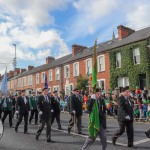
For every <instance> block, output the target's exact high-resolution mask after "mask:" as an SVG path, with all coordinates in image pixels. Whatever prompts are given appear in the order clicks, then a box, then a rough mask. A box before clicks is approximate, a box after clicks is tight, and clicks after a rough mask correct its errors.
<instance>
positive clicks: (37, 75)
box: [35, 73, 39, 84]
mask: <svg viewBox="0 0 150 150" xmlns="http://www.w3.org/2000/svg"><path fill="white" fill-rule="evenodd" d="M35 76H36V77H35V78H36V79H35V80H36V84H39V73H37V74H36V75H35Z"/></svg>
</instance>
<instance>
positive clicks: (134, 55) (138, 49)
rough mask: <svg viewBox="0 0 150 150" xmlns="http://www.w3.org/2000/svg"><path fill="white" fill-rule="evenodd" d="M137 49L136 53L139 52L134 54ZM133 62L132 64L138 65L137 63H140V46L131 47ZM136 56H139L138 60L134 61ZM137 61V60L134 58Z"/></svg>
mask: <svg viewBox="0 0 150 150" xmlns="http://www.w3.org/2000/svg"><path fill="white" fill-rule="evenodd" d="M137 51H138V53H139V54H136V53H137ZM132 52H133V63H134V65H138V64H140V63H141V58H140V57H141V55H140V48H139V47H138V48H135V49H133V51H132ZM137 56H139V62H135V57H137ZM136 61H137V60H136Z"/></svg>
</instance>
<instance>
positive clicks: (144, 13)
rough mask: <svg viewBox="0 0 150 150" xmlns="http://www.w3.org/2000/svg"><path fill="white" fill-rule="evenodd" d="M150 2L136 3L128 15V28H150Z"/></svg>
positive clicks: (130, 8)
mask: <svg viewBox="0 0 150 150" xmlns="http://www.w3.org/2000/svg"><path fill="white" fill-rule="evenodd" d="M149 10H150V1H147V0H146V1H139V0H138V1H136V2H135V3H133V4H132V5H131V6H130V7H129V9H128V13H127V14H126V20H127V26H129V27H131V28H133V29H138V28H144V27H147V26H150V19H149Z"/></svg>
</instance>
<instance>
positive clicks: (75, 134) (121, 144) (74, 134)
mask: <svg viewBox="0 0 150 150" xmlns="http://www.w3.org/2000/svg"><path fill="white" fill-rule="evenodd" d="M52 129H53V130H55V131H60V132H64V133H67V134H68V132H67V131H65V130H58V129H56V128H52ZM70 134H72V135H73V136H80V137H84V138H87V137H88V136H87V135H82V134H77V133H73V132H70ZM96 140H97V141H100V139H99V138H96ZM107 143H111V144H112V141H109V140H108V141H107ZM116 144H117V145H120V146H127V144H123V143H118V142H116Z"/></svg>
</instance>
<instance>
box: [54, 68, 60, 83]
mask: <svg viewBox="0 0 150 150" xmlns="http://www.w3.org/2000/svg"><path fill="white" fill-rule="evenodd" d="M57 70H58V71H59V74H57ZM57 75H58V76H57ZM55 80H56V81H58V80H60V68H56V69H55Z"/></svg>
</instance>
